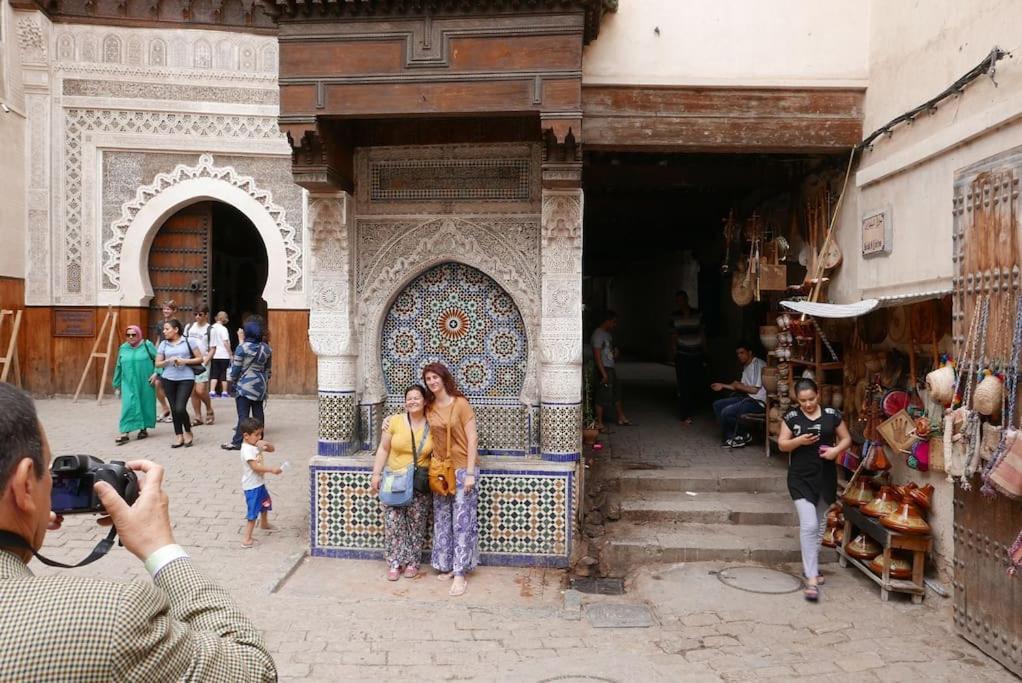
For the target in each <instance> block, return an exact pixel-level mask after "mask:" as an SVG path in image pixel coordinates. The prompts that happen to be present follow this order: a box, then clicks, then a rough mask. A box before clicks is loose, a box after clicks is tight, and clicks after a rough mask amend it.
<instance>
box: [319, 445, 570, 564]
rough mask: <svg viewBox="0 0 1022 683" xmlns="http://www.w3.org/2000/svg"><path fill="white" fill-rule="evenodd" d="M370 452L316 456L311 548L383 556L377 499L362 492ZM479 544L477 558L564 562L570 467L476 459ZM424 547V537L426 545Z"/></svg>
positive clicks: (507, 561)
mask: <svg viewBox="0 0 1022 683" xmlns="http://www.w3.org/2000/svg"><path fill="white" fill-rule="evenodd" d="M372 458H373V455H372V453H369V452H362V453H358V454H356V455H354V456H352V457H351V458H348V459H345V461H344V462H343V464H339V463H338V461H337V460H336V459H334V458H323V457H315V458H313V459H312V461H311V463H310V466H309V472H310V476H311V478H312V482H311V485H312V510H311V515H310V523H311V529H310V544H311V553H312V554H313V555H317V556H322V557H344V558H362V559H366V558H382V557H383V521H382V518H381V513H380V502H379V499H378V498H377V497H376V496H374V495H372V494H370V493H369V478H370V474H371V472H372ZM480 471H481V476H480V478H479V484H478V486H479V550H480V553H481V562H482V564H488V565H503V566H544V567H566V566H568V559H569V556H570V554H571V544H572V529H573V517H572V510H573V509H574V500H573V499H574V496H575V465H574V464H573V463H546V462H541V461H537V460H528V459H525V458H513V459H512V458H508V457H488V456H484V457H483V458H482V459H481V462H480ZM429 545H430V543H429V541H428V540H427V543H426V547H427V548H428V547H429Z"/></svg>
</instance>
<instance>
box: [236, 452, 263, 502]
mask: <svg viewBox="0 0 1022 683" xmlns="http://www.w3.org/2000/svg"><path fill="white" fill-rule="evenodd" d="M240 453H241V462H242V466H243V467H244V471H243V472H242V474H241V488H242V490H244V491H250V490H252V489H257V488H259V487H260V486H262V485H263V484H265V483H266V480H265V479H264V478H263V475H262V474H261V473H259V472H256V471H255V470H253V469H252V466H251V465H250V464H249V461H250V460H255V461H256V462H257V463H259V464H260V465H262V464H263V452H262V451H261V450H259V449H258V448H256V447H255V446H253V445H252V444H248V443H242V444H241V451H240Z"/></svg>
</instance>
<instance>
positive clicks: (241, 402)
mask: <svg viewBox="0 0 1022 683" xmlns="http://www.w3.org/2000/svg"><path fill="white" fill-rule="evenodd" d="M234 405H235V406H236V407H237V408H238V424H237V426H235V427H234V438H233V439H231V443H233V444H234V445H235V446H240V445H241V421H242V420H244V419H245V418H246V417H254V418H255V419H257V420H259V421H260V422H262V423H263V426H264V427H265V426H266V419H265V418H264V417H263V402H262V401H253V400H252V399H250V398H245V397H244V396H242V395H241V394H238V395H237V397H235V399H234Z"/></svg>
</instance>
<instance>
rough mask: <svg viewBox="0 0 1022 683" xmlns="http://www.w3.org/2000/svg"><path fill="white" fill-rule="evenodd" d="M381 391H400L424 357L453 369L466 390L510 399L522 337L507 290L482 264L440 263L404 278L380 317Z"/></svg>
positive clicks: (521, 372)
mask: <svg viewBox="0 0 1022 683" xmlns="http://www.w3.org/2000/svg"><path fill="white" fill-rule="evenodd" d="M382 339H383V342H382V345H383V349H382V364H383V375H384V381H385V382H386V385H387V393H388V395H389V396H391V397H400V396H402V395H403V393H404V389H405V388H406V387H407V386H408V385H409V384H411V383H412V382H414V381H416V380H417V379H418V378H419V376H420V374H421V371H422V368H423V367H424V366H425V365H426V364H427V363H432V362H434V361H439V362H441V363H444V364H445V365H447V367H449V368H450V369H451V371H452V372H453V373H454V375H455V378H456V379H457V381H458V386H459V388H461V390H462V391H464V392H465V394H466V395H467V396H469V397H470V398H471V397H473V396H479V397H506V398H515V399H517V398H518V396H519V394H520V393H521V390H522V384H523V383H524V381H525V361H526V356H527V354H528V349H527V337H526V334H525V325H524V323H523V322H522V316H521V314H519V312H518V308H517V307H516V306H515V304H514V301H513V300H512V299H511V297H510V295H508V293H507V292H505V291H504V290H503V289H501V287H500V286H499V285H498V284H497V283H496V282H494V281H493V280H492V279H491V278H490V277H488V276H487V275H484V274H483V273H482V272H480V271H478V270H476V269H475V268H471V267H469V266H466V265H463V264H460V263H442V264H440V265H439V266H436V267H434V268H431V269H430V270H428V271H426V272H425V273H423V274H422V275H420V276H419V277H418V278H416V279H415V280H414V281H413V282H412V283H411V284H409V285H408V287H406V288H405V289H404V290H403V291H402V292H401V293H400V294H398V296H397V298H396V299H395V300H394V303H393V304H392V305H391V308H390V310H389V311H388V312H387V316H386V318H385V320H384V322H383V335H382Z"/></svg>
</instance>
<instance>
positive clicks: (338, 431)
mask: <svg viewBox="0 0 1022 683" xmlns="http://www.w3.org/2000/svg"><path fill="white" fill-rule="evenodd" d="M358 421H359V416H358V410H357V408H356V406H355V392H354V391H323V390H321V391H320V392H319V448H318V451H317V452H318V453H319V454H320V455H348V454H349V453H352V452H354V451H357V450H359V448H358V442H357V439H358Z"/></svg>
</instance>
